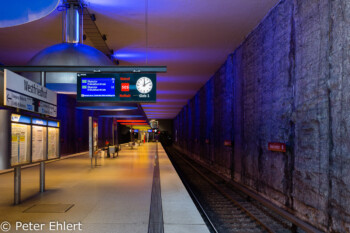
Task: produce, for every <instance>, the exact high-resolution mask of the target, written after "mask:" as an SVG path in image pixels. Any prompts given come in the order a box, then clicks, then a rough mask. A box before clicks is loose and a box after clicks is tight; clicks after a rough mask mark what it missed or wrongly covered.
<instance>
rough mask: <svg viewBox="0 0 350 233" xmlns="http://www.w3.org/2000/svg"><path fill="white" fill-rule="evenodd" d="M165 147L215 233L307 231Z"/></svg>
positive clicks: (172, 149)
mask: <svg viewBox="0 0 350 233" xmlns="http://www.w3.org/2000/svg"><path fill="white" fill-rule="evenodd" d="M165 149H166V152H167V153H168V155H169V157H170V159H171V161H172V162H173V165H174V167H175V168H176V170H177V171H178V173H179V175H180V177H181V179H182V181H183V183H184V184H185V186H186V188H187V189H188V190H189V192H190V194H191V196H192V198H193V199H194V200H195V202H197V203H196V204H197V206H198V208H199V209H201V210H202V215H203V216H204V218H205V219H206V222H207V224H208V225H209V227H210V228H211V231H212V232H220V233H221V232H283V233H284V232H293V233H295V232H297V233H301V232H305V231H303V230H302V229H301V228H300V227H298V226H297V225H295V224H294V223H292V222H291V221H288V220H287V219H285V218H283V217H282V216H280V215H279V214H277V213H275V212H274V211H272V210H271V209H269V208H267V207H266V206H265V205H263V204H261V203H260V202H258V201H257V200H255V199H253V198H251V197H250V196H248V195H247V194H245V193H244V192H242V191H240V190H238V189H236V188H235V187H233V186H232V185H231V184H229V183H227V182H226V181H225V180H224V179H222V178H221V177H219V176H217V175H215V174H214V173H212V172H211V171H209V170H207V169H205V168H203V167H202V166H200V165H199V164H197V163H195V162H193V161H190V160H189V159H188V158H185V157H184V156H183V155H182V154H181V153H180V152H179V151H177V150H175V149H174V148H171V147H167V148H165ZM311 229H312V228H311ZM307 232H318V231H317V230H315V231H313V230H311V231H310V230H309V229H307Z"/></svg>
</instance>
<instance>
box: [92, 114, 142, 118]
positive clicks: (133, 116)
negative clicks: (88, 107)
mask: <svg viewBox="0 0 350 233" xmlns="http://www.w3.org/2000/svg"><path fill="white" fill-rule="evenodd" d="M99 117H114V118H140V117H144V116H142V115H101V116H99Z"/></svg>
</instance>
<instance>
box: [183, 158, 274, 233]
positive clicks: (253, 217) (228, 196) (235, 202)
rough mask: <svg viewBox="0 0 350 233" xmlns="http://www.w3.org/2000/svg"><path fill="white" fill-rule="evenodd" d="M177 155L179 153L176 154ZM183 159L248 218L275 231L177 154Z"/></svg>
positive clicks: (268, 230)
mask: <svg viewBox="0 0 350 233" xmlns="http://www.w3.org/2000/svg"><path fill="white" fill-rule="evenodd" d="M178 155H179V154H178ZM179 156H180V157H181V158H182V159H183V161H185V162H186V163H187V164H188V165H189V166H190V167H191V168H192V169H193V170H194V171H196V172H197V173H198V174H199V175H200V176H202V177H203V178H204V179H205V180H206V181H207V182H208V183H209V184H211V185H212V186H214V188H215V189H216V190H217V191H219V193H221V194H222V195H223V196H224V197H226V198H227V199H228V200H229V201H231V202H232V203H233V204H234V205H236V206H238V207H239V208H240V209H241V210H243V211H244V212H245V213H246V214H247V215H248V216H249V217H250V218H252V219H253V220H254V221H255V222H257V223H258V224H259V225H260V226H261V227H262V228H264V229H265V230H266V231H267V232H269V233H275V231H273V230H272V229H271V228H270V227H268V226H266V225H265V224H264V223H263V222H261V221H260V220H259V219H258V218H257V217H255V216H254V214H252V213H251V212H250V211H249V210H247V209H246V208H245V207H243V206H242V205H241V204H240V203H239V202H238V201H236V200H235V199H233V198H232V197H231V196H230V195H229V194H227V193H226V192H225V191H224V190H223V189H222V188H221V187H219V186H218V185H217V184H215V183H214V182H213V181H212V180H210V179H209V178H208V177H207V176H206V175H205V174H203V173H202V172H201V171H199V169H197V168H196V167H194V166H193V165H192V164H191V163H190V162H188V161H187V159H185V158H183V156H182V155H179Z"/></svg>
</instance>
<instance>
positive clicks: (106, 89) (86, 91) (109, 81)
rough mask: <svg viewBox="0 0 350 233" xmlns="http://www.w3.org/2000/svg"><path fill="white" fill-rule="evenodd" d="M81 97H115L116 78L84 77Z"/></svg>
mask: <svg viewBox="0 0 350 233" xmlns="http://www.w3.org/2000/svg"><path fill="white" fill-rule="evenodd" d="M81 97H115V78H82V79H81Z"/></svg>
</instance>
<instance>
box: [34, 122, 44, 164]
mask: <svg viewBox="0 0 350 233" xmlns="http://www.w3.org/2000/svg"><path fill="white" fill-rule="evenodd" d="M32 130H33V132H32V161H33V162H37V161H41V160H45V159H46V150H47V149H46V140H47V131H46V130H47V128H46V127H43V126H36V125H35V126H34V125H33V127H32Z"/></svg>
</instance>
